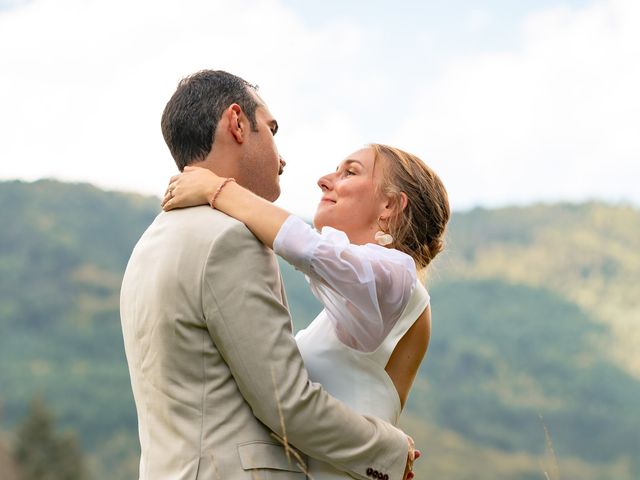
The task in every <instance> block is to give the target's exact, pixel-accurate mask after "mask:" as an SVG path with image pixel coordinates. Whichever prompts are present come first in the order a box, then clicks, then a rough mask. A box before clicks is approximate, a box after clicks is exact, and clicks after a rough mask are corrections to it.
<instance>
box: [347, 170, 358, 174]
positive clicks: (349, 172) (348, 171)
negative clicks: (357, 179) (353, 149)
mask: <svg viewBox="0 0 640 480" xmlns="http://www.w3.org/2000/svg"><path fill="white" fill-rule="evenodd" d="M355 174H356V172H354V171H353V170H347V171H346V172H345V175H355Z"/></svg>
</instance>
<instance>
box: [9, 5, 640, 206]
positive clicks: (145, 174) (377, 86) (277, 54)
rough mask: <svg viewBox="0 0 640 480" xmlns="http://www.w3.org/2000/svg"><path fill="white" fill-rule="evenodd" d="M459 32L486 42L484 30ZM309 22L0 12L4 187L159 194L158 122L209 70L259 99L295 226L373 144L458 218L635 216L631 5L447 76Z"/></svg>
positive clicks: (422, 46) (195, 9)
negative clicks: (590, 212)
mask: <svg viewBox="0 0 640 480" xmlns="http://www.w3.org/2000/svg"><path fill="white" fill-rule="evenodd" d="M15 5H18V4H17V3H16V4H15ZM466 18H468V19H469V22H470V23H469V28H470V29H471V30H474V29H476V30H477V29H485V30H486V29H488V28H489V27H490V25H491V20H492V18H493V16H492V13H491V12H489V11H486V12H485V11H479V10H476V11H471V12H469V15H467V17H466ZM307 20H308V19H305V18H303V17H301V16H300V15H298V14H297V13H296V12H295V11H294V10H291V9H290V8H286V7H285V6H283V5H282V3H281V2H280V1H279V0H247V1H245V2H226V1H223V0H209V1H202V0H184V1H182V2H179V3H178V2H173V1H169V0H159V1H153V0H138V1H135V2H129V1H125V0H110V1H107V0H33V1H31V2H28V3H23V4H20V6H16V7H15V8H13V9H9V10H2V11H0V72H1V73H0V105H2V108H1V109H0V132H2V141H1V142H0V158H2V164H1V167H0V178H27V179H35V178H39V177H42V176H54V177H58V178H62V179H65V180H79V181H90V182H93V183H96V184H98V185H101V186H104V187H107V188H117V189H128V190H137V191H142V192H146V193H154V194H160V193H161V191H162V190H163V188H164V185H165V183H166V181H167V179H168V177H169V176H170V175H172V174H173V173H174V171H175V166H174V164H173V161H172V159H171V158H170V156H169V153H168V151H167V149H166V146H165V145H164V141H163V140H162V136H161V133H160V127H159V121H160V115H161V112H162V109H163V107H164V105H165V103H166V101H167V100H168V98H169V97H170V95H171V94H172V92H173V90H174V88H175V85H176V84H177V81H178V80H179V79H180V78H181V77H182V76H184V75H186V74H188V73H191V72H194V71H196V70H199V69H202V68H220V69H225V70H228V71H231V72H233V73H236V74H238V75H241V76H243V77H245V78H246V79H247V80H249V81H252V82H256V83H258V84H259V85H260V86H261V93H262V94H263V96H264V98H265V99H266V100H267V102H268V103H269V105H270V107H271V110H272V111H273V113H274V114H275V115H276V117H278V119H279V120H280V123H281V126H282V128H281V133H279V134H278V139H277V141H278V145H279V147H280V150H281V153H282V154H283V156H284V157H285V159H287V160H288V166H287V169H286V171H285V175H284V176H283V178H282V182H283V192H284V193H283V196H282V199H281V204H282V205H284V206H286V207H287V208H290V209H292V210H294V211H296V212H298V213H301V214H303V215H305V216H309V215H311V213H312V212H313V210H314V207H315V203H316V199H317V197H318V195H317V193H316V192H317V190H316V187H315V180H316V179H317V177H319V176H320V175H322V174H324V173H326V172H328V171H330V170H332V169H334V168H335V165H336V164H337V162H338V161H339V160H340V159H341V158H343V157H344V156H345V155H346V154H348V153H349V152H351V151H353V150H355V149H357V148H359V147H360V146H361V145H362V144H363V143H365V142H369V141H381V142H387V143H393V144H396V145H398V146H400V147H404V148H406V149H408V150H412V151H414V152H415V153H417V154H419V155H420V156H422V157H423V158H425V160H427V161H428V162H429V163H431V164H432V165H433V166H434V167H435V168H436V170H437V171H439V172H440V173H441V174H442V177H443V179H444V180H445V182H446V183H447V185H448V187H449V189H450V193H451V197H452V201H453V204H454V206H456V207H466V206H470V205H473V204H476V203H481V204H500V203H513V202H516V201H517V202H520V201H522V202H528V201H532V200H538V199H565V198H575V199H582V198H585V197H589V196H600V197H605V198H611V199H616V198H618V197H619V198H626V199H634V200H635V201H636V202H640V198H639V197H640V193H639V192H640V189H637V187H636V186H635V185H634V184H633V183H634V178H638V177H639V176H640V175H639V174H640V171H639V168H640V161H638V160H640V159H639V156H640V140H638V135H637V132H638V131H640V125H639V123H638V122H640V94H639V93H638V91H637V87H636V85H638V84H640V72H639V68H640V64H639V63H638V62H637V59H638V58H640V56H639V53H640V51H639V49H640V38H639V36H640V15H639V14H638V3H636V2H634V1H633V0H627V1H622V0H611V1H609V2H599V3H595V4H593V5H592V6H590V7H589V8H586V9H582V10H568V9H552V10H547V11H544V12H541V13H538V14H536V15H532V16H530V17H529V18H528V20H527V22H526V23H525V24H524V25H523V26H522V29H521V35H522V36H521V38H520V39H519V42H518V43H517V44H515V45H505V48H507V47H508V51H503V52H484V53H474V54H470V55H468V56H466V57H462V58H460V57H458V58H452V59H450V61H448V62H447V63H446V64H445V65H444V66H442V65H441V64H440V63H438V62H434V63H429V62H430V61H432V60H433V58H434V57H433V55H435V53H436V51H437V53H438V55H440V57H438V58H439V59H441V58H442V57H441V56H442V51H443V50H442V46H438V38H436V37H437V33H436V32H433V31H420V32H417V31H416V32H408V34H407V35H406V36H405V37H402V38H403V39H404V40H402V42H401V47H402V48H396V47H398V46H399V45H398V44H397V43H394V39H393V38H391V37H389V38H387V37H385V30H384V28H383V27H384V26H385V25H386V23H385V19H384V18H380V19H377V23H376V22H375V21H373V22H372V21H371V20H370V21H367V22H366V25H365V24H364V23H360V19H359V18H356V17H354V18H353V19H349V18H346V20H345V19H344V17H343V19H342V20H339V21H338V20H336V21H333V22H321V23H319V24H318V22H310V23H312V24H314V25H316V26H313V27H312V26H309V23H308V22H307ZM407 38H414V39H416V42H413V43H412V42H407V41H406V39H407ZM420 39H422V40H420ZM425 42H426V43H425ZM380 47H384V48H380ZM436 47H437V48H436ZM389 55H394V57H393V58H391V57H389ZM414 66H415V67H414ZM423 67H424V68H423ZM435 67H437V68H435ZM407 72H410V73H411V74H410V75H408V74H407ZM420 86H422V88H421V89H420V88H419V87H420ZM414 91H419V92H420V93H419V95H418V98H415V99H414V98H412V95H413V92H414Z"/></svg>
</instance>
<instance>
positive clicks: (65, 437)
mask: <svg viewBox="0 0 640 480" xmlns="http://www.w3.org/2000/svg"><path fill="white" fill-rule="evenodd" d="M14 458H15V460H16V463H17V464H18V467H19V469H20V472H21V478H22V480H85V479H87V478H88V477H87V473H86V472H87V470H86V467H85V462H84V457H83V454H82V451H81V450H80V447H79V446H78V442H77V441H76V438H75V436H74V435H73V434H71V433H62V434H60V433H57V432H56V431H55V429H54V419H53V415H52V413H51V412H50V410H49V409H48V408H47V406H46V405H45V403H44V401H43V400H42V398H40V397H35V398H34V400H33V401H32V402H31V407H30V409H29V412H28V413H27V415H26V417H25V419H24V420H23V422H22V424H20V425H19V426H18V428H17V431H16V437H15V445H14Z"/></svg>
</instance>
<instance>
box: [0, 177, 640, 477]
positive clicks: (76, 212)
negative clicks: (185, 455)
mask: <svg viewBox="0 0 640 480" xmlns="http://www.w3.org/2000/svg"><path fill="white" fill-rule="evenodd" d="M158 211H159V199H157V198H150V197H141V196H138V195H133V194H123V193H114V192H104V191H101V190H99V189H96V188H94V187H91V186H89V185H84V184H65V183H60V182H55V181H39V182H35V183H23V182H3V183H0V220H1V221H2V223H1V225H2V227H1V228H0V404H1V405H2V409H1V410H0V414H1V415H2V417H0V422H1V423H0V425H1V426H2V429H3V430H4V434H2V435H0V436H1V437H4V440H3V439H1V438H0V442H4V444H5V445H10V444H11V441H12V439H13V436H12V434H11V432H12V430H13V429H14V428H15V427H16V425H18V424H19V423H20V422H21V421H22V419H23V417H24V415H25V411H26V408H27V405H28V404H29V402H30V401H31V399H32V398H33V397H34V395H40V396H42V398H44V399H45V400H46V402H47V404H48V405H49V406H50V408H51V409H52V411H53V412H54V414H55V416H56V419H57V422H58V425H59V426H60V428H62V429H65V428H66V429H73V430H75V431H77V432H78V435H79V438H80V441H81V446H82V448H83V449H84V451H85V452H86V454H87V455H88V460H89V462H88V464H89V467H90V470H91V472H92V474H93V478H95V479H97V480H102V479H104V480H106V479H109V480H119V479H123V480H124V479H130V478H135V475H136V473H135V472H136V460H137V454H138V451H137V448H138V447H137V431H136V421H135V408H134V405H133V400H132V396H131V392H130V385H129V379H128V373H127V369H126V363H125V359H124V353H123V347H122V337H121V333H120V323H119V315H118V294H119V286H120V281H121V277H122V273H123V271H124V267H125V265H126V261H127V259H128V256H129V254H130V252H131V249H132V247H133V245H134V244H135V242H136V240H137V238H138V237H139V236H140V234H141V233H142V232H143V231H144V229H145V228H146V226H147V225H148V224H149V223H150V222H151V221H152V219H153V218H154V217H155V215H156V214H157V213H158ZM638 239H640V212H639V211H638V210H637V209H634V208H631V207H624V206H611V205H604V204H599V203H588V204H581V205H565V204H562V205H536V206H531V207H526V208H506V209H498V210H483V209H477V210H473V211H469V212H464V213H456V214H454V217H453V220H452V224H451V229H450V232H449V238H448V248H447V251H446V252H445V253H443V254H442V255H441V257H440V258H439V259H438V261H437V262H436V264H435V265H434V266H433V268H432V269H431V271H430V275H429V280H428V287H429V290H430V293H431V297H432V308H433V336H432V341H431V346H430V348H429V352H428V355H427V359H426V362H425V364H424V365H423V368H422V369H421V372H420V375H419V378H418V379H417V381H416V385H415V388H414V391H413V392H412V395H411V398H410V402H409V405H408V407H407V409H406V412H405V413H404V414H403V416H404V420H403V422H404V423H403V425H404V427H405V428H406V430H407V431H408V432H409V433H410V434H412V435H413V436H414V437H415V438H416V441H417V442H418V444H419V445H420V447H421V448H422V450H423V452H424V453H425V457H424V458H423V459H421V460H420V462H419V465H418V478H446V479H447V480H455V479H492V480H493V479H496V478H500V479H513V480H515V479H543V478H545V474H547V475H549V478H551V479H552V480H553V479H554V478H555V479H557V478H567V479H569V478H580V479H584V480H596V479H607V480H609V479H620V480H636V479H637V478H640V460H639V458H640V416H639V415H638V413H637V410H638V409H637V405H638V402H639V401H640V348H639V346H640V321H639V320H640V295H638V293H639V292H638V284H639V282H640V248H638V247H639V246H640V245H639V244H640V242H639V241H638ZM283 271H284V276H285V283H286V284H287V291H288V296H289V300H290V303H291V306H292V312H293V316H294V320H295V323H296V327H298V328H300V327H301V326H303V325H305V324H306V323H307V322H308V321H310V319H311V318H313V316H314V315H315V314H316V313H317V311H318V304H317V302H316V301H315V300H314V299H313V298H312V297H311V295H310V294H309V292H308V290H307V289H306V286H305V284H304V282H303V281H302V279H301V277H300V275H299V274H298V273H297V272H294V271H293V270H292V269H291V268H289V267H287V266H286V265H283ZM545 427H546V428H547V432H548V435H545ZM551 445H553V449H554V452H555V456H554V455H552V454H551V453H550V450H551V448H550V447H551ZM1 468H2V467H1V466H0V474H1V473H2V471H1ZM554 476H555V477H554ZM1 477H2V475H0V478H1Z"/></svg>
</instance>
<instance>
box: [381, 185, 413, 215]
mask: <svg viewBox="0 0 640 480" xmlns="http://www.w3.org/2000/svg"><path fill="white" fill-rule="evenodd" d="M408 203H409V198H408V197H407V194H406V193H404V192H400V193H399V194H396V195H389V196H387V203H386V204H385V206H384V209H383V212H382V214H381V215H380V220H382V221H385V222H386V221H388V220H389V219H390V218H391V217H393V216H394V215H398V214H399V213H400V212H402V211H403V210H404V209H405V208H407V204H408Z"/></svg>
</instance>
